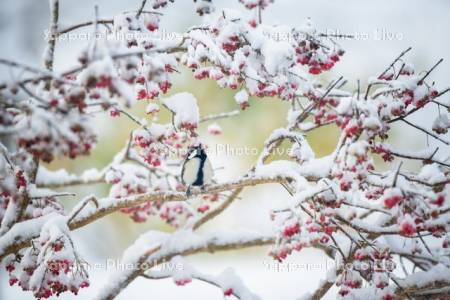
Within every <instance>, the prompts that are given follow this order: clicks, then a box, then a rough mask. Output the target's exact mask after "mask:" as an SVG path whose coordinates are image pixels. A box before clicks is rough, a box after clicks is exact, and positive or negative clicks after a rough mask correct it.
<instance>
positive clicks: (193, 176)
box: [181, 144, 213, 197]
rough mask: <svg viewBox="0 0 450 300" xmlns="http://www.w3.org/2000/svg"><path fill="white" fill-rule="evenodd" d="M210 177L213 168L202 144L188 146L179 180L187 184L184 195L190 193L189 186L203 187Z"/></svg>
mask: <svg viewBox="0 0 450 300" xmlns="http://www.w3.org/2000/svg"><path fill="white" fill-rule="evenodd" d="M212 177H213V168H212V166H211V162H210V161H209V159H208V156H207V155H206V152H205V150H203V148H202V145H201V144H198V145H197V146H194V147H192V148H190V150H189V152H188V155H187V157H186V160H185V161H184V163H183V169H182V170H181V180H182V181H183V184H185V185H187V186H188V189H187V191H186V195H187V196H188V197H189V196H190V195H191V186H199V187H202V188H203V186H204V185H205V184H208V183H210V182H211V179H212Z"/></svg>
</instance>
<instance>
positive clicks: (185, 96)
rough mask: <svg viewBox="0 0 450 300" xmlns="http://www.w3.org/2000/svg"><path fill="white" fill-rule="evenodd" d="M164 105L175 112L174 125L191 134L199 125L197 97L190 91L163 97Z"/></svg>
mask: <svg viewBox="0 0 450 300" xmlns="http://www.w3.org/2000/svg"><path fill="white" fill-rule="evenodd" d="M163 103H164V105H165V106H166V107H167V108H168V109H169V110H170V111H171V112H172V113H173V114H174V125H175V127H176V128H178V129H184V130H186V131H189V132H190V133H191V134H193V133H194V132H195V130H196V129H197V127H198V121H199V111H198V106H197V99H196V98H195V97H194V95H192V94H190V93H178V94H175V95H173V96H170V97H168V98H164V99H163Z"/></svg>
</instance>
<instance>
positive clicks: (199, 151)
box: [188, 143, 206, 158]
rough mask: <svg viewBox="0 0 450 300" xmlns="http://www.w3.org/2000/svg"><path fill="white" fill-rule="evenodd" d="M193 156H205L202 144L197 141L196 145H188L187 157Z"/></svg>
mask: <svg viewBox="0 0 450 300" xmlns="http://www.w3.org/2000/svg"><path fill="white" fill-rule="evenodd" d="M193 157H200V158H202V157H206V152H205V150H204V149H203V145H202V144H200V143H198V144H197V145H194V146H191V147H189V152H188V158H193Z"/></svg>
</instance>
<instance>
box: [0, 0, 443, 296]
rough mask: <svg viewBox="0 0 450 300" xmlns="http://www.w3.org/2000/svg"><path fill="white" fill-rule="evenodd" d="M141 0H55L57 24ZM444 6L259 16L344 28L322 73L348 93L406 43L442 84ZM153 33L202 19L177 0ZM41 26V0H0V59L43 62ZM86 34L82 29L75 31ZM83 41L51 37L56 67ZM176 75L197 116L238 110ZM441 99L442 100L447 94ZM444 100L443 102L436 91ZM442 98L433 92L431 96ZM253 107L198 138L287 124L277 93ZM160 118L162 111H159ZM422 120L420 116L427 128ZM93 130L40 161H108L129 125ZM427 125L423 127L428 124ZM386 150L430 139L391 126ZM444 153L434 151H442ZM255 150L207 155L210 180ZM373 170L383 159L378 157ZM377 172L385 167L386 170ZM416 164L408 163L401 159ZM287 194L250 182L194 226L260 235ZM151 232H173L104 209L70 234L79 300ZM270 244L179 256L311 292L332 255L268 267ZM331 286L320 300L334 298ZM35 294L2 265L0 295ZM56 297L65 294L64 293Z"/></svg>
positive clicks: (311, 7) (290, 291)
mask: <svg viewBox="0 0 450 300" xmlns="http://www.w3.org/2000/svg"><path fill="white" fill-rule="evenodd" d="M140 2H141V1H140V0H129V1H119V0H114V1H112V0H109V1H108V0H97V1H95V3H94V2H93V1H89V0H77V1H69V0H60V20H61V24H62V25H70V24H76V23H79V22H83V21H88V20H91V19H92V18H93V15H94V4H98V5H99V8H100V17H101V18H110V17H112V16H114V15H116V14H119V13H121V12H123V11H130V10H135V9H136V8H138V7H139V5H140ZM214 3H215V4H216V8H217V9H221V8H223V7H225V6H226V7H228V8H235V9H240V10H244V8H243V6H242V5H241V4H239V3H238V1H237V0H233V1H230V0H228V1H225V0H222V1H220V0H215V1H214ZM449 11H450V2H449V1H445V0H435V1H419V0H398V1H395V2H394V1H391V0H379V1H368V0H367V1H362V0H346V1H336V0H314V1H305V0H301V1H299V0H275V3H274V4H272V5H270V6H269V7H268V9H266V10H265V11H263V22H265V23H268V24H286V25H293V26H297V25H301V24H303V22H304V21H305V20H306V18H308V17H310V18H311V19H312V20H313V22H314V23H315V24H316V27H317V28H318V30H319V31H321V32H328V33H341V34H352V35H354V36H355V37H356V38H355V39H353V40H349V39H345V40H338V43H339V44H340V45H341V46H342V47H343V49H345V50H346V54H345V55H344V57H343V59H342V60H341V62H340V63H338V64H337V66H336V67H335V68H334V69H333V70H332V71H331V72H327V73H326V74H324V75H321V76H322V77H323V79H324V80H331V79H334V78H337V77H338V76H340V75H343V76H344V77H345V78H346V79H348V81H349V84H348V88H349V90H350V91H352V89H353V90H355V89H356V81H357V79H360V80H361V82H362V85H363V87H364V85H365V82H366V80H367V78H368V77H370V76H372V75H374V74H376V73H379V72H381V71H382V70H384V69H385V68H386V67H387V65H389V64H390V63H391V61H392V60H393V59H394V58H395V57H396V56H397V55H398V54H399V53H400V52H401V51H402V50H404V49H406V48H407V47H409V46H412V47H413V50H412V51H410V53H409V54H408V55H407V57H406V59H407V60H409V61H410V62H412V63H413V64H414V65H415V66H416V70H417V71H422V70H425V69H428V68H429V67H430V66H432V65H433V64H434V63H435V62H436V61H437V60H438V59H439V58H444V62H443V63H442V64H441V65H440V66H439V67H438V68H437V70H436V71H435V72H433V74H432V76H431V78H432V79H433V80H435V81H436V86H437V88H438V90H441V89H443V88H446V87H449V86H450V18H448V12H449ZM164 14H165V16H164V17H163V18H162V24H161V26H160V30H164V31H166V32H168V33H170V32H183V31H184V30H186V28H188V27H190V26H193V25H196V24H198V23H199V22H200V21H201V20H200V18H199V17H198V16H197V14H196V13H195V10H194V7H193V5H192V1H187V0H182V1H181V0H179V1H176V3H175V4H172V5H170V7H169V9H166V10H165V11H164ZM48 22H49V8H48V0H35V1H27V0H1V1H0V41H1V47H0V57H2V58H6V59H12V60H16V61H22V62H24V63H27V64H30V65H33V66H39V67H40V66H42V53H43V50H44V47H45V42H44V31H45V30H46V28H47V26H48ZM82 32H90V29H89V28H88V29H84V30H79V31H77V33H82ZM85 45H86V41H81V40H77V41H60V42H59V43H58V44H57V50H56V59H55V69H56V70H57V71H58V70H65V69H67V68H69V67H71V66H73V65H74V64H76V57H77V54H78V53H79V51H80V50H81V49H82V48H83V47H84V46H85ZM11 76H20V74H19V72H17V71H14V70H10V69H8V68H5V67H3V66H0V80H6V79H10V78H11ZM174 76H175V77H174V78H175V82H174V86H173V88H172V89H171V90H170V92H169V95H170V94H173V93H177V92H180V91H188V92H191V93H192V94H194V95H195V96H196V97H197V99H198V101H199V107H200V113H201V115H207V114H210V113H215V112H221V111H230V110H234V109H237V105H236V104H235V102H234V99H233V95H234V92H233V91H228V90H222V89H220V88H218V87H217V85H216V84H215V83H214V82H212V81H209V80H204V81H194V80H193V77H192V75H191V73H190V72H189V71H186V70H183V69H181V73H180V74H175V75H174ZM447 97H449V96H447ZM444 98H445V97H444ZM443 100H445V101H446V102H447V101H448V100H447V99H441V101H443ZM250 104H251V107H250V108H249V109H247V110H246V111H244V112H242V113H241V114H240V115H239V116H235V117H233V118H230V119H225V120H220V121H219V122H218V123H219V124H220V125H221V126H222V129H223V132H224V133H223V134H222V135H220V136H218V137H211V136H209V135H208V133H207V130H206V126H207V125H209V123H208V124H203V125H202V127H201V130H200V132H201V136H202V137H203V138H204V139H205V140H206V141H207V143H208V145H209V146H210V147H214V145H217V144H219V143H220V144H226V145H229V147H231V148H233V147H245V146H247V147H256V148H258V149H261V145H262V143H263V141H264V140H265V138H267V136H268V135H269V134H270V133H271V132H272V131H273V130H274V129H276V128H279V127H282V126H285V122H286V121H285V119H286V112H287V109H288V105H287V104H286V103H282V102H281V101H279V100H278V99H271V98H264V99H251V101H250ZM133 112H134V113H135V114H136V115H139V116H141V117H145V111H144V106H143V105H137V106H136V107H135V108H134V109H133ZM436 113H437V108H436V107H435V106H429V107H427V109H425V110H424V111H422V112H421V113H417V114H415V115H414V116H412V120H413V121H416V122H418V123H419V124H423V125H424V124H430V123H429V122H430V120H432V119H430V118H429V116H430V114H433V115H435V114H436ZM163 118H164V117H163ZM427 122H428V123H427ZM94 126H95V129H96V131H97V133H98V144H97V147H96V148H95V150H94V151H93V153H92V155H91V156H89V157H85V158H84V157H82V158H79V159H77V160H75V161H73V160H69V159H67V160H66V159H64V160H57V161H55V162H52V163H51V164H50V165H47V166H46V167H47V168H49V169H51V170H56V169H59V168H66V169H67V170H68V171H69V172H73V173H81V172H82V171H83V170H86V169H89V168H93V167H96V168H102V167H103V166H105V165H106V164H108V163H109V162H110V160H111V159H112V157H113V156H114V154H115V153H117V151H118V150H120V149H121V148H122V147H123V146H124V143H125V141H126V139H127V138H128V134H129V132H130V131H131V130H132V129H133V128H135V124H134V123H131V122H130V121H129V120H128V119H126V118H125V117H121V118H119V119H114V120H111V118H110V117H109V115H106V114H105V115H103V116H98V117H96V119H95V123H94ZM428 126H430V125H428ZM337 133H338V131H337V129H336V128H332V127H327V128H324V129H321V130H318V131H315V132H313V133H311V134H309V135H308V137H307V139H308V141H309V143H310V144H311V146H312V148H313V149H314V150H315V151H316V154H317V156H318V157H320V156H323V155H327V154H329V153H331V151H333V148H334V146H335V144H336V141H337V137H338V136H337ZM391 140H392V142H393V144H394V145H396V146H397V147H398V148H400V149H408V150H410V151H413V150H419V149H422V148H423V147H426V146H427V144H428V145H434V144H436V143H435V141H434V140H432V139H431V138H430V139H429V140H427V138H426V136H425V135H424V134H422V133H420V132H418V131H415V130H413V129H409V128H406V127H403V126H398V125H396V127H395V128H394V134H393V136H392V138H391ZM446 152H447V155H448V153H449V152H448V148H447V149H442V148H441V150H440V154H441V155H442V154H445V153H446ZM256 159H257V156H256V155H247V156H242V155H241V156H238V155H220V157H219V156H217V155H214V154H213V155H212V157H211V161H212V163H213V165H214V167H215V168H219V170H218V171H217V172H216V176H217V177H218V178H219V179H220V180H221V181H222V180H226V179H228V178H237V177H239V176H240V175H242V174H243V173H244V172H246V171H247V170H248V169H249V168H250V167H251V166H252V165H253V164H254V163H255V161H256ZM379 164H380V166H381V165H382V164H381V162H379ZM383 167H389V166H386V165H384V166H383ZM407 167H408V168H411V169H414V168H417V167H418V166H417V165H413V164H410V165H407ZM66 191H73V192H75V193H76V194H77V196H76V197H65V198H63V199H62V201H63V204H64V205H65V207H66V208H67V209H70V208H71V207H73V206H74V205H75V203H77V201H78V200H79V199H80V198H81V197H83V196H84V195H87V194H91V193H95V194H96V195H98V197H103V196H106V195H107V194H108V186H107V185H96V186H88V187H81V188H69V189H66ZM288 200H289V199H288V196H287V195H286V193H285V191H284V190H283V189H282V188H280V187H279V186H278V185H265V186H261V187H257V188H248V189H246V190H245V191H244V192H243V194H242V199H241V200H239V201H237V202H236V203H234V204H233V205H232V206H231V207H230V208H229V209H228V210H226V211H225V212H224V213H223V214H222V215H221V216H220V217H218V218H217V219H216V220H214V221H212V222H211V223H209V224H208V225H207V226H205V227H204V228H202V229H201V232H211V231H213V230H215V229H217V228H220V229H229V230H233V229H238V228H250V229H260V230H270V228H271V223H270V220H269V211H270V209H271V208H276V207H280V206H283V204H286V203H287V201H288ZM149 229H159V230H164V231H171V230H172V229H171V228H169V227H167V226H166V225H164V224H163V223H162V222H159V221H157V220H149V221H147V222H146V223H143V224H135V223H134V222H133V221H132V220H131V219H130V218H129V217H128V216H126V215H123V214H121V213H116V214H113V215H110V216H108V217H106V218H104V219H102V220H99V221H97V222H95V223H93V224H91V225H89V226H87V227H85V228H82V229H79V230H77V231H75V232H74V233H73V235H74V239H75V242H76V245H78V249H79V252H80V253H81V255H82V256H83V257H84V258H85V259H86V260H87V261H88V262H89V263H90V264H91V266H92V267H94V265H95V264H96V263H99V264H101V265H102V266H103V267H99V268H92V269H91V270H90V275H91V278H90V279H91V287H90V288H88V289H84V290H82V291H81V292H80V296H81V298H82V299H84V298H88V297H91V296H93V295H94V294H95V293H96V289H97V288H99V287H101V284H102V283H103V282H104V281H105V280H106V279H107V276H106V275H107V273H108V272H110V271H111V270H106V268H105V267H104V266H105V265H106V263H107V261H106V260H107V258H110V259H120V257H121V255H122V252H123V250H124V249H125V248H126V247H127V246H128V245H129V244H130V243H132V242H133V241H134V240H135V239H136V238H137V237H138V236H139V235H140V234H141V233H143V232H146V231H147V230H149ZM267 252H268V248H257V249H248V250H243V251H238V252H226V253H218V254H215V255H210V254H202V255H195V256H192V257H189V258H188V261H191V262H192V263H193V264H194V265H195V266H196V267H197V268H198V269H199V270H202V271H205V272H208V273H211V274H217V273H219V272H220V271H221V270H223V269H225V268H226V267H233V268H234V269H235V270H236V272H237V273H238V274H239V275H240V276H241V277H242V278H243V280H244V282H245V283H246V284H247V285H248V286H249V288H250V289H251V290H252V291H253V292H255V293H257V294H259V295H260V296H261V297H262V298H263V299H280V300H283V299H295V298H297V297H299V296H301V295H302V294H304V293H306V292H308V291H313V290H314V288H315V287H316V286H317V285H318V284H319V281H320V280H321V279H323V278H325V276H326V272H327V270H328V269H329V267H330V264H329V263H330V262H329V261H327V259H326V258H325V257H324V256H323V255H322V254H321V253H320V252H318V251H315V250H312V249H305V250H302V251H301V252H300V253H295V254H293V255H292V256H290V257H289V258H288V259H287V260H286V261H285V262H284V263H283V265H278V264H277V263H275V262H274V261H273V260H272V259H271V258H270V257H269V256H267ZM334 292H335V291H330V292H329V293H328V294H327V296H326V299H334ZM147 297H148V298H152V299H167V300H172V299H185V298H196V299H222V298H223V294H222V292H221V291H220V290H219V289H217V288H214V287H211V286H209V285H206V284H203V283H199V282H193V283H192V284H189V285H187V286H185V287H178V286H176V285H175V284H174V283H173V282H172V280H162V281H155V282H152V281H148V280H144V279H138V280H136V281H135V282H134V283H132V284H131V285H130V286H129V287H128V288H127V289H126V290H125V291H123V292H122V293H121V294H120V296H119V297H118V298H119V299H134V298H139V299H145V298H147ZM17 298H20V299H33V297H32V295H31V293H23V292H22V291H21V290H20V288H19V287H17V286H15V287H9V285H8V280H7V274H6V273H5V272H4V269H3V267H2V270H1V271H0V299H8V300H9V299H17ZM61 298H62V299H73V298H74V297H73V296H71V295H66V294H63V296H61Z"/></svg>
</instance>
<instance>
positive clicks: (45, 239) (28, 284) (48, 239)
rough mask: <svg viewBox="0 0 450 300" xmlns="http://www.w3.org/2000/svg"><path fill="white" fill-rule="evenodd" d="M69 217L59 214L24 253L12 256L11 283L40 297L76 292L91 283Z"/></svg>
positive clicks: (8, 265)
mask: <svg viewBox="0 0 450 300" xmlns="http://www.w3.org/2000/svg"><path fill="white" fill-rule="evenodd" d="M68 232H69V229H68V228H67V224H66V218H65V217H62V216H60V217H57V216H56V217H55V218H54V219H52V220H50V221H48V222H47V223H46V224H45V225H44V227H43V228H42V231H41V235H40V236H39V238H37V239H36V240H33V242H32V246H31V247H29V248H26V249H24V251H22V252H21V254H20V255H16V256H15V257H10V259H9V260H8V262H7V265H6V269H7V271H8V273H9V278H10V280H9V283H10V285H15V284H18V285H19V286H20V287H21V288H22V290H24V291H32V292H33V294H34V296H35V297H36V298H37V299H41V298H49V297H51V296H59V295H60V294H62V293H65V292H71V293H73V294H75V295H77V294H78V292H79V290H80V289H82V288H86V287H88V286H89V279H88V275H87V272H86V270H85V262H84V261H83V260H81V258H80V256H79V254H78V253H77V252H76V250H75V249H74V248H73V243H72V241H71V238H70V236H69V235H68Z"/></svg>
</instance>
